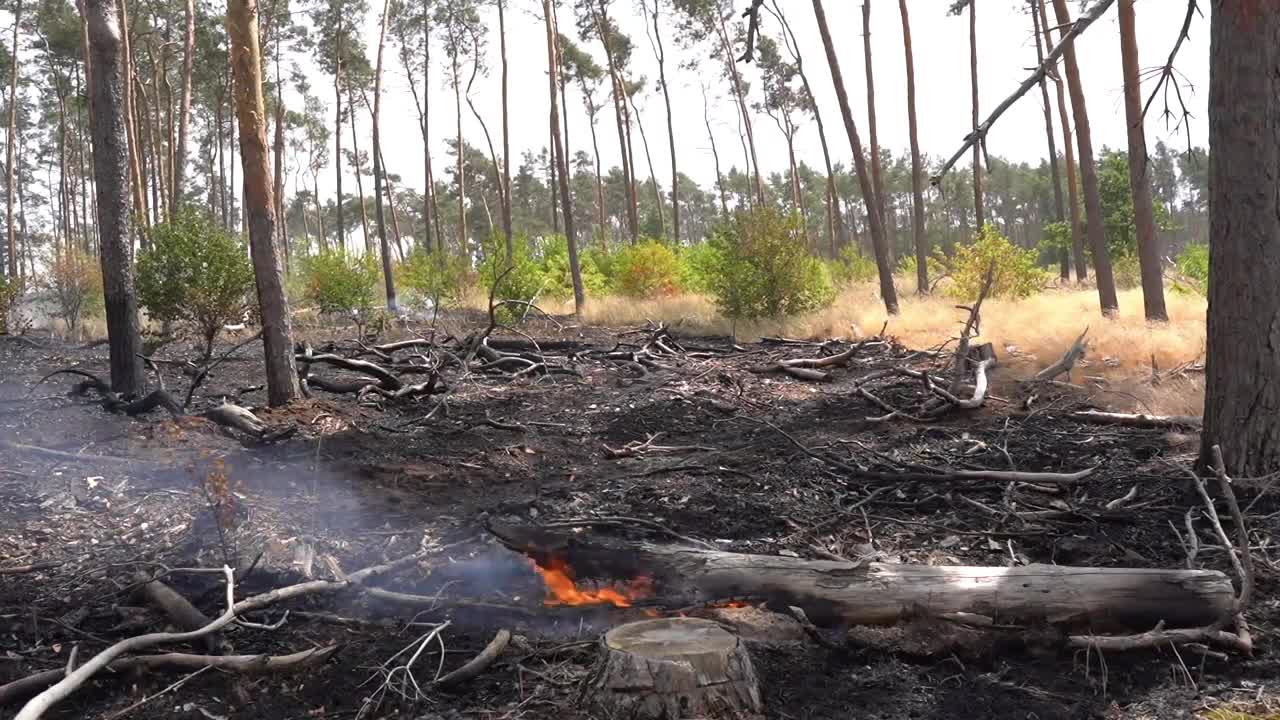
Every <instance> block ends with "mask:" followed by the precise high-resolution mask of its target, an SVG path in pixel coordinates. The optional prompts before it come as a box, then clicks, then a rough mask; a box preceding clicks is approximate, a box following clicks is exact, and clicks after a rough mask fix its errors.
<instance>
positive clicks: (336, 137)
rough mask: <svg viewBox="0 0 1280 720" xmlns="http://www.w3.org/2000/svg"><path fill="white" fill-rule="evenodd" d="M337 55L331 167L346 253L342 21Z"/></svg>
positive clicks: (340, 240) (340, 239) (339, 242)
mask: <svg viewBox="0 0 1280 720" xmlns="http://www.w3.org/2000/svg"><path fill="white" fill-rule="evenodd" d="M337 34H338V38H337V40H338V42H337V45H338V55H337V57H335V58H334V59H333V102H334V111H333V148H334V151H333V167H334V180H335V181H336V183H337V186H338V187H337V193H338V199H337V202H335V203H334V204H335V205H336V206H337V210H338V240H337V245H338V249H339V250H341V251H346V249H347V237H346V227H347V226H346V221H345V219H344V218H343V214H344V213H343V211H342V53H343V48H342V19H341V17H339V19H338V33H337Z"/></svg>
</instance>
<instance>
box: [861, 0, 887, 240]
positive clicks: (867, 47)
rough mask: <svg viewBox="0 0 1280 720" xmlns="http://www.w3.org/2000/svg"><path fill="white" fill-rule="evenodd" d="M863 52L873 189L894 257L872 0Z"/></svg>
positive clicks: (865, 16) (866, 7)
mask: <svg viewBox="0 0 1280 720" xmlns="http://www.w3.org/2000/svg"><path fill="white" fill-rule="evenodd" d="M862 52H863V58H864V61H863V65H864V66H865V67H866V71H867V136H868V139H869V141H870V142H871V148H870V150H871V189H872V190H873V191H874V192H875V201H876V210H877V211H878V212H879V213H880V223H881V225H882V226H884V228H885V242H886V243H889V244H890V257H891V258H892V255H893V253H892V243H891V242H890V241H889V238H888V231H889V227H888V224H887V221H888V218H889V214H888V210H887V208H886V203H885V197H884V168H883V163H882V162H881V159H880V136H879V134H878V133H877V132H876V83H875V74H874V73H873V72H872V70H871V67H872V66H871V3H870V2H863V3H862ZM891 262H892V260H891Z"/></svg>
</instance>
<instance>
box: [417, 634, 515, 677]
mask: <svg viewBox="0 0 1280 720" xmlns="http://www.w3.org/2000/svg"><path fill="white" fill-rule="evenodd" d="M509 642H511V632H510V631H509V630H505V629H504V630H499V631H498V633H497V634H496V635H494V636H493V639H492V640H490V641H489V644H488V645H486V646H485V648H484V650H483V651H481V652H480V654H479V655H476V656H475V657H474V658H471V660H470V661H469V662H468V663H467V664H466V665H463V666H462V667H460V668H458V669H457V670H454V671H452V672H449V673H446V674H445V675H444V676H443V677H441V678H439V679H438V680H436V681H435V684H436V685H437V686H439V687H448V686H450V685H459V684H461V683H464V682H466V681H468V680H471V679H472V678H474V677H476V676H478V675H479V674H480V673H482V672H484V671H485V669H486V668H488V667H489V666H490V665H492V664H493V661H494V660H497V659H498V656H499V655H501V654H502V651H503V650H505V649H507V643H509Z"/></svg>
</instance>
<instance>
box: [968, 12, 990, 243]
mask: <svg viewBox="0 0 1280 720" xmlns="http://www.w3.org/2000/svg"><path fill="white" fill-rule="evenodd" d="M977 4H978V0H969V89H970V93H971V98H972V103H971V107H972V110H973V129H974V131H977V129H978V122H979V120H978V14H977V13H978V8H977V7H976V6H977ZM981 160H982V143H981V142H976V143H974V144H973V220H974V228H975V229H976V230H977V231H978V232H979V233H980V232H982V226H983V225H985V224H986V221H987V219H986V208H985V206H984V204H983V202H982V162H981Z"/></svg>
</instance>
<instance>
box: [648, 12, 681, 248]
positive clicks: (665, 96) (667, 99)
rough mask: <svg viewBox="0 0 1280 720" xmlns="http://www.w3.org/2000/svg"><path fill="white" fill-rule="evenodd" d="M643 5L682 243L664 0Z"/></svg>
mask: <svg viewBox="0 0 1280 720" xmlns="http://www.w3.org/2000/svg"><path fill="white" fill-rule="evenodd" d="M641 5H642V7H644V9H645V10H646V11H647V12H648V14H649V19H650V20H651V21H652V23H653V54H654V57H655V58H656V59H657V61H658V87H660V88H662V102H663V104H664V105H666V108H667V149H668V150H669V151H670V152H671V226H672V229H673V232H672V239H673V240H674V241H675V243H676V245H679V244H680V171H679V170H677V169H676V129H675V119H674V114H673V113H672V112H671V90H670V88H668V87H667V50H666V47H665V46H664V45H663V44H662V26H661V25H659V24H658V15H659V14H660V13H661V12H662V0H653V7H652V9H649V6H648V5H647V4H645V3H644V2H643V1H642V3H641Z"/></svg>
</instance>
